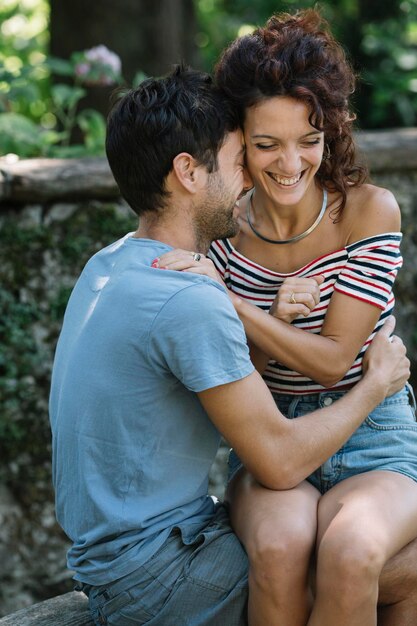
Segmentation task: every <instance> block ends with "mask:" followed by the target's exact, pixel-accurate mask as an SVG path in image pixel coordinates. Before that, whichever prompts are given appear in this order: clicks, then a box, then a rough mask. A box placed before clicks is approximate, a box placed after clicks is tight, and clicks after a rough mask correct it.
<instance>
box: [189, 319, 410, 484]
mask: <svg viewBox="0 0 417 626" xmlns="http://www.w3.org/2000/svg"><path fill="white" fill-rule="evenodd" d="M394 324H395V320H394V319H393V318H389V320H388V321H387V322H386V324H385V325H384V327H383V328H382V329H381V330H380V332H379V333H378V335H377V337H376V338H375V340H374V341H373V343H372V345H371V347H370V348H369V350H368V356H367V370H366V373H365V375H364V377H363V378H362V380H361V381H360V382H359V383H357V384H356V385H355V387H354V388H353V389H351V390H350V391H349V392H348V393H347V394H346V395H345V396H344V397H343V398H341V399H340V400H338V401H337V402H335V403H333V404H332V405H331V406H330V407H326V408H323V409H320V410H319V411H314V412H313V413H310V414H309V415H305V416H302V417H299V418H297V419H296V420H288V419H286V418H285V417H284V416H283V415H282V414H281V413H280V412H279V411H278V409H277V407H276V405H275V402H274V400H273V398H272V396H271V394H270V392H269V390H268V388H267V387H266V385H265V383H264V381H263V380H262V378H261V377H260V375H259V374H258V373H257V372H253V373H252V374H250V375H249V376H247V377H246V378H243V379H241V380H239V381H236V382H233V383H229V384H226V385H220V386H218V387H214V388H211V389H207V390H205V391H202V392H200V393H199V394H198V395H199V398H200V401H201V403H202V404H203V406H204V408H205V410H206V411H207V413H208V415H209V416H210V418H211V419H212V421H213V423H214V424H215V425H216V426H217V428H218V429H219V431H220V432H221V433H222V434H223V436H224V437H225V438H226V439H227V440H228V441H229V443H230V444H231V445H232V446H233V447H234V448H235V450H236V452H237V454H238V455H239V457H240V458H241V459H242V461H243V463H244V464H245V466H246V467H247V469H248V470H249V471H250V472H251V473H252V474H253V476H255V478H256V479H257V480H258V481H259V482H260V483H261V484H263V485H265V486H266V487H268V488H270V489H291V488H292V487H294V486H295V485H297V484H298V483H300V482H301V481H302V480H304V479H305V478H306V477H307V476H308V475H309V474H310V473H311V472H312V471H314V470H315V469H316V468H317V467H318V466H319V465H321V464H322V463H323V462H324V461H325V460H326V459H328V458H329V457H330V456H331V455H332V454H334V453H335V452H336V450H338V449H339V448H340V447H341V446H342V445H343V443H344V442H345V441H346V440H347V439H348V438H349V437H350V435H351V434H352V433H353V432H354V431H355V430H356V429H357V428H358V426H359V425H360V424H361V423H362V421H363V420H364V419H365V417H366V416H367V415H368V414H369V413H370V412H371V411H372V410H373V409H374V408H375V407H376V406H377V405H378V404H379V403H380V402H381V401H382V400H383V399H384V398H385V396H387V395H391V394H392V393H394V392H395V391H397V390H399V389H400V388H401V387H402V386H403V385H404V383H405V382H406V380H407V378H408V377H409V375H410V371H409V361H408V359H407V358H406V357H405V347H404V345H403V343H402V341H401V340H400V339H399V338H398V337H395V338H394V339H393V341H392V342H391V341H390V337H389V336H390V334H391V333H392V331H393V328H394Z"/></svg>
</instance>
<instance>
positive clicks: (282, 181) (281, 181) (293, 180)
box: [269, 173, 301, 187]
mask: <svg viewBox="0 0 417 626" xmlns="http://www.w3.org/2000/svg"><path fill="white" fill-rule="evenodd" d="M269 175H270V177H271V178H273V179H274V180H275V182H277V183H278V184H279V185H284V186H288V187H289V186H290V185H295V183H298V181H299V180H300V178H301V173H300V174H297V176H293V177H292V178H282V177H281V176H277V175H276V174H272V173H269Z"/></svg>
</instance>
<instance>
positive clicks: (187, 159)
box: [172, 152, 205, 193]
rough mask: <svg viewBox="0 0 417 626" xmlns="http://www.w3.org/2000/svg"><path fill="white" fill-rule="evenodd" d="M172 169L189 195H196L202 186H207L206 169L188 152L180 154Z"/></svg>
mask: <svg viewBox="0 0 417 626" xmlns="http://www.w3.org/2000/svg"><path fill="white" fill-rule="evenodd" d="M172 169H173V171H174V172H175V175H176V177H177V180H178V182H179V183H180V184H181V185H182V186H183V187H185V189H187V191H188V192H189V193H196V192H197V191H199V190H200V188H201V185H202V184H205V178H204V180H203V177H204V172H205V168H204V167H203V166H202V165H200V164H198V163H197V161H196V160H195V158H194V157H193V156H191V154H189V153H188V152H180V154H177V156H176V157H175V159H174V160H173V162H172Z"/></svg>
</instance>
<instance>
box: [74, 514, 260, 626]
mask: <svg viewBox="0 0 417 626" xmlns="http://www.w3.org/2000/svg"><path fill="white" fill-rule="evenodd" d="M247 571H248V563H247V557H246V553H245V551H244V550H243V548H242V546H241V544H240V542H239V540H238V539H237V537H236V535H235V534H234V533H233V531H232V530H231V527H230V524H229V520H228V516H227V513H226V511H225V508H224V507H223V506H222V505H219V507H218V510H217V512H216V515H215V517H214V518H213V520H212V522H210V524H208V525H207V526H206V527H205V528H204V529H203V531H200V532H198V533H197V534H195V535H194V536H193V535H192V531H191V529H190V528H188V529H187V531H186V532H183V533H181V531H180V530H179V529H174V530H173V531H172V533H171V535H170V536H169V537H168V539H167V540H166V541H165V543H164V544H163V546H162V547H161V548H160V549H159V550H158V551H157V552H156V553H155V554H154V555H153V556H152V558H151V559H149V561H147V562H146V563H145V564H144V565H142V566H141V567H139V568H138V569H137V570H135V571H134V572H132V573H131V574H129V575H127V576H125V577H123V578H121V579H119V580H117V581H115V582H114V583H110V584H107V585H102V586H100V587H91V586H89V585H80V587H81V588H82V589H83V590H84V591H85V592H86V593H87V595H88V596H89V603H90V610H91V613H92V616H93V619H94V623H95V624H96V625H97V626H98V625H104V624H105V625H108V626H133V625H139V624H147V625H148V626H223V625H224V626H246V625H247V593H248V589H247V586H248V580H247Z"/></svg>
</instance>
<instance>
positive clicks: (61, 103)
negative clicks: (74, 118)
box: [51, 83, 86, 109]
mask: <svg viewBox="0 0 417 626" xmlns="http://www.w3.org/2000/svg"><path fill="white" fill-rule="evenodd" d="M51 93H52V100H53V102H54V104H55V105H56V106H57V107H59V108H61V109H67V108H68V109H69V108H71V107H73V106H75V105H76V104H77V102H78V101H79V100H81V98H83V97H84V96H85V94H86V91H85V89H82V88H81V87H72V86H71V85H64V84H61V83H60V84H58V85H53V86H52V89H51Z"/></svg>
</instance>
